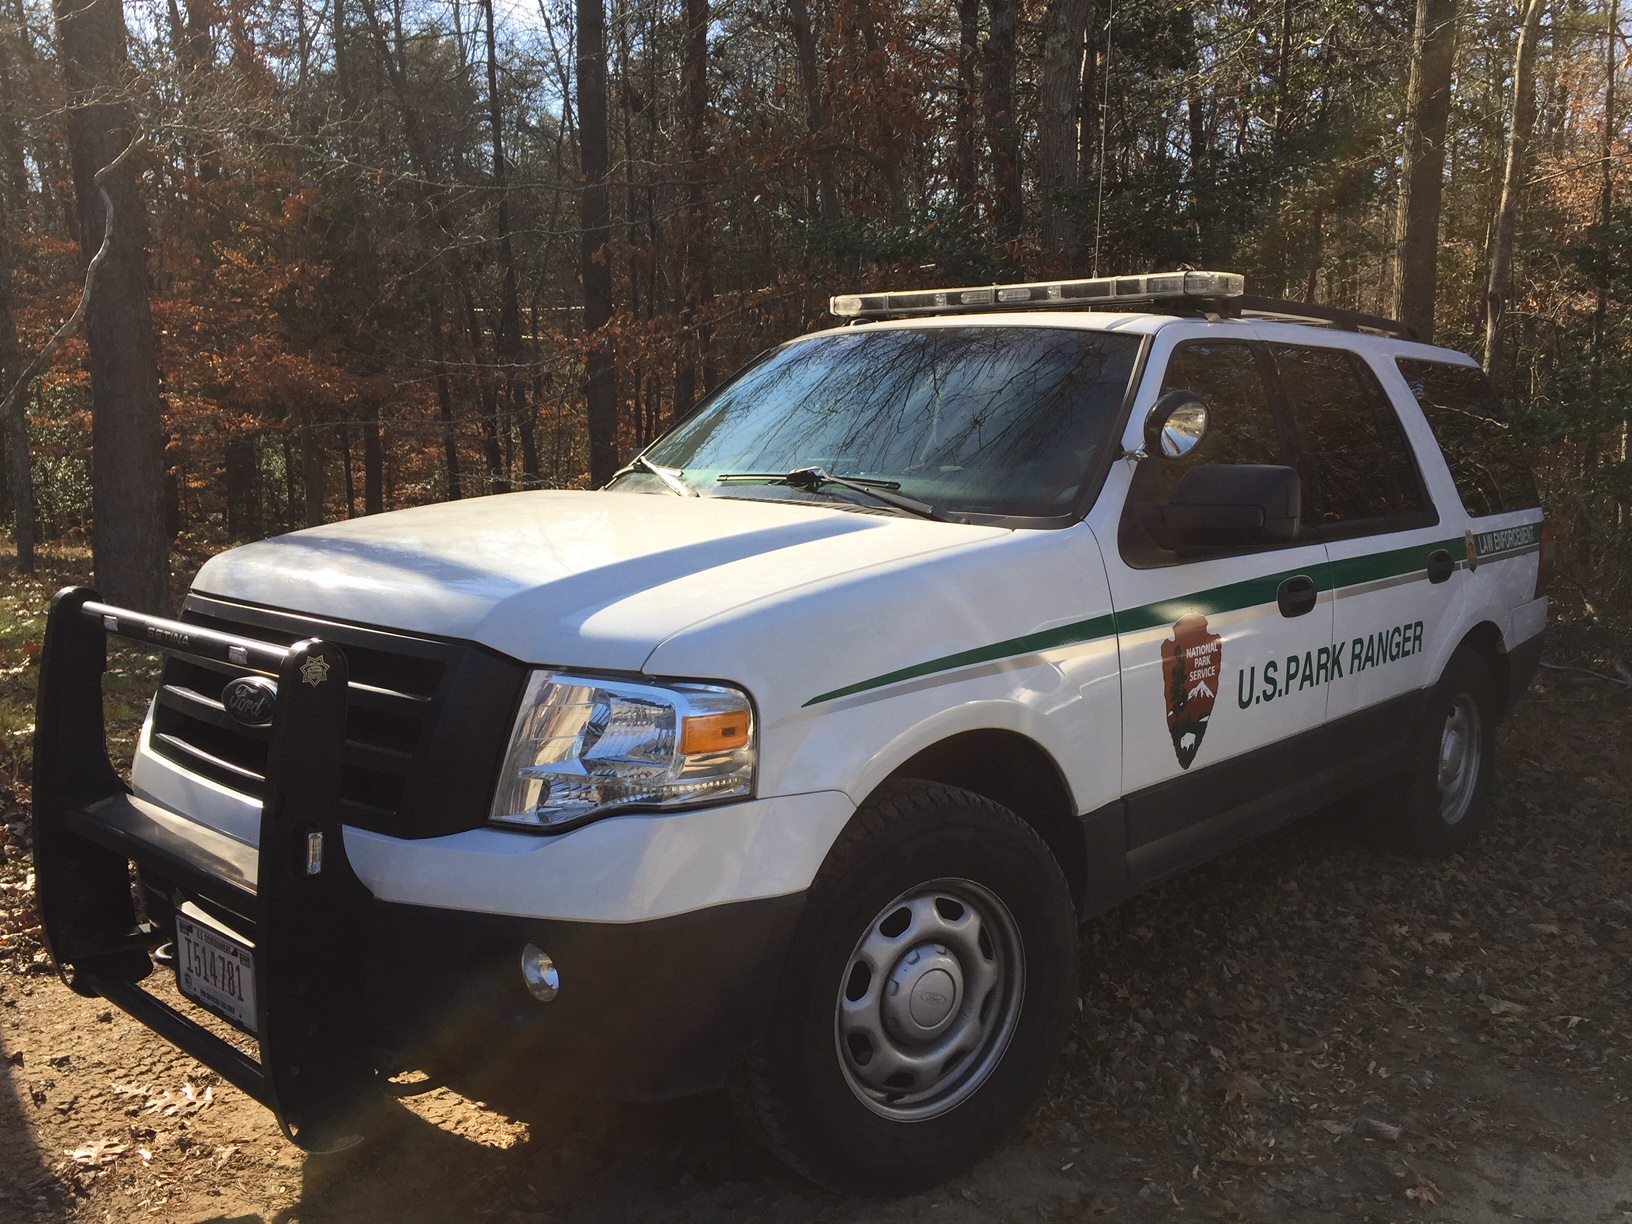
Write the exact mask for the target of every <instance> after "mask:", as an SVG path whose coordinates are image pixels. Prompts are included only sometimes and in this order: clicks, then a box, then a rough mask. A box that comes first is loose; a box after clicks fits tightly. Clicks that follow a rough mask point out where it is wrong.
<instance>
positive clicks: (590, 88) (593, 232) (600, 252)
mask: <svg viewBox="0 0 1632 1224" xmlns="http://www.w3.org/2000/svg"><path fill="white" fill-rule="evenodd" d="M577 8H578V90H577V95H578V157H579V162H580V169H581V171H582V175H583V182H584V189H583V192H582V194H581V195H580V196H579V214H578V220H579V226H580V227H581V229H582V231H583V233H582V237H581V239H580V242H579V257H578V266H579V272H580V274H581V276H582V278H583V284H584V332H585V334H586V336H588V337H589V352H588V354H587V355H586V357H585V360H584V399H585V401H586V412H587V415H588V418H589V480H590V483H591V484H593V485H596V486H597V487H598V486H600V485H603V484H605V483H606V482H607V481H609V480H611V479H612V473H614V472H616V471H617V470H618V384H617V372H616V371H615V370H614V369H613V367H612V340H611V337H610V336H609V335H608V334H607V331H608V328H607V324H608V323H610V322H611V320H612V253H611V250H610V247H609V240H610V238H611V230H612V212H611V207H610V203H609V201H608V199H607V190H606V179H607V170H608V166H609V163H610V161H611V150H610V149H609V147H608V141H607V126H606V9H605V7H604V0H577Z"/></svg>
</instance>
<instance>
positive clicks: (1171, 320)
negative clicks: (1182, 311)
mask: <svg viewBox="0 0 1632 1224" xmlns="http://www.w3.org/2000/svg"><path fill="white" fill-rule="evenodd" d="M1179 323H1207V324H1210V325H1211V326H1214V327H1239V328H1242V329H1243V330H1247V331H1249V332H1250V333H1251V334H1252V335H1253V336H1255V337H1257V338H1259V339H1265V340H1278V341H1281V342H1283V343H1290V342H1297V341H1302V342H1304V343H1311V342H1314V343H1319V338H1320V337H1329V338H1331V339H1334V340H1340V341H1342V342H1343V347H1348V346H1350V345H1353V346H1355V347H1358V348H1364V349H1368V350H1378V349H1380V350H1382V351H1383V352H1386V353H1389V354H1391V355H1397V356H1402V357H1411V356H1415V357H1420V358H1426V359H1429V360H1435V361H1447V362H1450V363H1452V364H1455V365H1478V364H1479V363H1478V362H1476V361H1475V360H1474V359H1473V358H1472V357H1469V356H1468V355H1467V354H1465V353H1461V352H1458V351H1457V350H1456V349H1447V348H1440V347H1439V346H1438V345H1433V344H1423V343H1422V342H1421V341H1418V340H1403V339H1398V338H1396V337H1393V336H1378V335H1374V334H1372V333H1370V332H1354V331H1348V330H1346V329H1344V328H1338V327H1322V326H1321V325H1319V324H1318V323H1299V322H1291V321H1286V320H1279V319H1258V318H1252V317H1250V316H1249V317H1247V318H1222V319H1211V318H1207V317H1204V316H1201V315H1176V314H1161V313H1158V312H1156V311H1132V310H1130V311H1117V310H993V311H985V312H981V313H978V314H944V315H913V316H908V317H906V318H899V319H878V320H873V321H868V322H856V323H847V324H840V325H839V326H837V327H830V328H825V329H823V330H822V331H817V332H809V333H807V334H805V335H803V336H798V337H796V338H795V339H794V341H790V343H796V342H797V341H798V340H808V339H810V338H811V337H812V336H840V335H851V334H854V333H856V332H868V331H920V330H923V329H925V328H933V327H1052V328H1060V327H1069V328H1076V329H1077V330H1079V331H1106V332H1122V333H1124V334H1127V335H1134V336H1153V335H1155V334H1156V333H1157V332H1158V331H1160V330H1161V329H1162V328H1164V327H1171V326H1173V325H1175V324H1179Z"/></svg>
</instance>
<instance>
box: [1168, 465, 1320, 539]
mask: <svg viewBox="0 0 1632 1224" xmlns="http://www.w3.org/2000/svg"><path fill="white" fill-rule="evenodd" d="M1148 513H1149V517H1148V519H1147V520H1146V522H1147V526H1148V528H1149V531H1150V534H1151V537H1152V538H1153V539H1154V540H1155V541H1156V542H1157V543H1158V544H1160V545H1161V546H1162V547H1163V548H1166V549H1168V550H1169V551H1172V552H1187V551H1195V550H1206V549H1219V548H1255V547H1261V546H1265V545H1270V544H1281V543H1285V542H1287V541H1290V540H1293V539H1296V538H1297V534H1298V527H1299V524H1300V522H1301V521H1302V517H1303V486H1302V483H1301V482H1300V481H1299V479H1298V473H1297V471H1296V470H1295V469H1293V468H1289V467H1277V466H1273V465H1270V464H1256V463H1203V464H1200V465H1198V466H1196V467H1193V468H1191V469H1190V470H1189V471H1188V472H1186V473H1185V474H1184V475H1183V476H1181V477H1179V483H1178V485H1177V486H1176V487H1175V488H1174V490H1173V495H1172V497H1170V498H1169V499H1168V500H1167V501H1166V502H1165V503H1162V504H1157V505H1152V506H1150V507H1149V511H1148Z"/></svg>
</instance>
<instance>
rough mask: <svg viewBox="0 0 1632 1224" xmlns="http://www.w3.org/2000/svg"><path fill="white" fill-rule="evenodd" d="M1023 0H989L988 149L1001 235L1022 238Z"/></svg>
mask: <svg viewBox="0 0 1632 1224" xmlns="http://www.w3.org/2000/svg"><path fill="white" fill-rule="evenodd" d="M1019 9H1020V6H1019V0H986V12H987V14H988V15H989V18H990V23H991V24H990V27H989V28H988V29H987V31H986V56H985V59H986V145H987V156H988V159H989V165H990V169H991V178H992V199H993V201H994V204H995V209H994V211H995V213H996V221H997V232H998V235H999V237H1001V238H1003V239H1004V240H1012V239H1014V238H1018V237H1019V236H1020V231H1021V229H1023V228H1024V227H1025V223H1026V210H1025V203H1024V201H1023V200H1022V199H1021V197H1020V125H1019V123H1018V122H1017V121H1016V118H1015V114H1014V61H1015V55H1016V27H1017V26H1018V24H1019V18H1020V12H1019Z"/></svg>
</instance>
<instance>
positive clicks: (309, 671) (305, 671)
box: [300, 655, 329, 688]
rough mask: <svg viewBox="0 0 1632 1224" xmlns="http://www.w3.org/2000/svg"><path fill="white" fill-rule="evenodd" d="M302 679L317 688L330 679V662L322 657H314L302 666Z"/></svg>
mask: <svg viewBox="0 0 1632 1224" xmlns="http://www.w3.org/2000/svg"><path fill="white" fill-rule="evenodd" d="M300 678H301V679H302V680H304V681H305V682H306V683H307V684H309V685H311V686H312V687H313V688H316V687H317V686H318V685H320V684H322V683H323V681H325V680H327V679H328V678H329V661H328V660H327V659H325V658H323V657H322V656H320V655H313V656H312V657H311V658H309V659H307V660H306V662H304V663H302V664H301V665H300Z"/></svg>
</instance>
